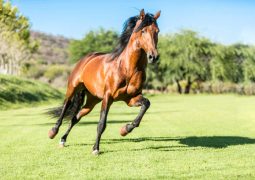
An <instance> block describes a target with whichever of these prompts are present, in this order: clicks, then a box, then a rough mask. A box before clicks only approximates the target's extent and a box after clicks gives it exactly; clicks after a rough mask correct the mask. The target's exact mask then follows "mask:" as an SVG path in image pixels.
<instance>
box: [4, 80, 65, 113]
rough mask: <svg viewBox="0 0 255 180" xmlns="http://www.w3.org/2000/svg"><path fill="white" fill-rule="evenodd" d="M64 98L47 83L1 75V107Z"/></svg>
mask: <svg viewBox="0 0 255 180" xmlns="http://www.w3.org/2000/svg"><path fill="white" fill-rule="evenodd" d="M60 98H62V93H61V92H60V91H59V90H57V89H54V88H52V87H50V86H49V85H47V84H44V83H41V82H38V81H32V80H27V79H23V78H18V77H14V76H7V75H0V109H1V110H2V109H6V108H8V107H13V106H17V107H19V106H21V105H25V104H33V103H38V102H46V101H49V100H53V99H54V100H56V99H60Z"/></svg>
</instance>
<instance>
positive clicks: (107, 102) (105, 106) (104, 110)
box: [92, 94, 113, 155]
mask: <svg viewBox="0 0 255 180" xmlns="http://www.w3.org/2000/svg"><path fill="white" fill-rule="evenodd" d="M112 102H113V100H112V97H111V96H110V95H107V94H105V96H104V99H103V102H102V107H101V113H100V120H99V122H98V126H97V137H96V143H95V144H94V146H93V152H92V154H94V155H98V154H99V143H100V139H101V136H102V134H103V132H104V130H105V128H106V121H107V115H108V111H109V108H110V106H111V104H112Z"/></svg>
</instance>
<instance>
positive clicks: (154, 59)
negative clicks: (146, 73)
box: [147, 54, 159, 63]
mask: <svg viewBox="0 0 255 180" xmlns="http://www.w3.org/2000/svg"><path fill="white" fill-rule="evenodd" d="M147 59H148V62H149V63H156V62H157V61H158V60H159V54H157V55H152V54H147Z"/></svg>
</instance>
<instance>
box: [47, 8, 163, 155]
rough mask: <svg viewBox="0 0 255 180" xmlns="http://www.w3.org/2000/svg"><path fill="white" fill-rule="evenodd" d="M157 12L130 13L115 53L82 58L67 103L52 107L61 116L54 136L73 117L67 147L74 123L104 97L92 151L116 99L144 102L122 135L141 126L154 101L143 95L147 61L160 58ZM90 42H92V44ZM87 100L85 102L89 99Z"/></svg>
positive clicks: (51, 133) (134, 104)
mask: <svg viewBox="0 0 255 180" xmlns="http://www.w3.org/2000/svg"><path fill="white" fill-rule="evenodd" d="M159 16H160V11H158V12H157V13H156V14H155V15H153V14H150V13H146V14H145V12H144V10H143V9H142V10H141V11H140V14H139V15H138V16H134V17H130V18H129V19H128V20H127V21H126V22H125V24H124V27H123V32H122V34H121V35H120V38H119V42H118V45H117V47H116V48H115V49H114V50H113V52H112V53H108V54H107V53H91V54H88V55H86V56H85V57H84V58H82V59H81V60H80V61H79V62H78V63H77V64H76V66H75V68H74V70H73V71H72V72H71V74H70V76H69V79H68V85H67V91H66V96H65V100H64V104H63V106H62V107H59V108H54V109H51V110H50V113H54V114H55V115H57V116H58V117H59V119H58V120H57V122H56V124H55V126H54V127H53V128H52V129H50V131H49V132H48V136H49V138H51V139H53V138H54V137H55V136H56V134H57V133H58V130H59V128H60V126H61V124H62V120H63V118H65V117H71V123H70V125H69V127H68V129H67V131H66V133H65V134H64V135H63V136H62V137H61V140H60V145H61V146H62V147H64V144H65V142H66V139H67V136H68V134H69V133H70V131H71V129H72V127H73V126H74V125H75V124H76V123H78V122H79V121H80V119H81V118H82V117H83V116H85V115H87V114H88V113H89V112H90V111H91V110H92V109H93V108H94V106H95V105H96V104H98V103H99V102H101V101H102V106H101V112H100V120H99V122H98V127H97V136H96V142H95V144H94V146H93V151H92V153H93V154H94V155H97V154H99V143H100V139H101V136H102V133H103V132H104V130H105V128H106V121H107V114H108V111H109V108H110V106H111V104H112V103H113V102H114V101H124V102H126V104H127V105H128V106H130V107H138V106H141V110H140V112H139V114H138V116H137V117H136V118H135V119H134V121H133V122H132V123H131V124H126V125H125V126H123V127H122V128H121V129H120V134H121V135H122V136H125V135H127V134H128V133H130V132H131V131H132V130H133V129H134V128H136V127H138V126H139V124H140V122H141V119H142V117H143V115H144V114H145V112H146V110H147V109H148V108H149V106H150V101H149V100H148V99H146V98H144V97H143V95H142V88H143V84H144V82H145V79H146V74H145V70H146V66H147V63H155V62H157V61H158V59H159V54H158V51H157V43H158V33H159V28H158V25H157V19H158V18H159ZM88 46H89V44H88ZM85 96H86V102H85V104H84V105H83V103H84V101H85Z"/></svg>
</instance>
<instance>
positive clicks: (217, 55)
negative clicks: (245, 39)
mask: <svg viewBox="0 0 255 180" xmlns="http://www.w3.org/2000/svg"><path fill="white" fill-rule="evenodd" d="M245 48H246V46H244V45H240V44H235V45H231V46H223V45H217V46H216V47H215V48H214V56H213V58H212V61H211V70H212V79H213V80H214V81H215V80H219V81H229V82H233V83H239V82H242V81H243V79H244V77H243V68H242V63H243V62H244V60H245V58H246V55H245V51H244V49H245Z"/></svg>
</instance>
